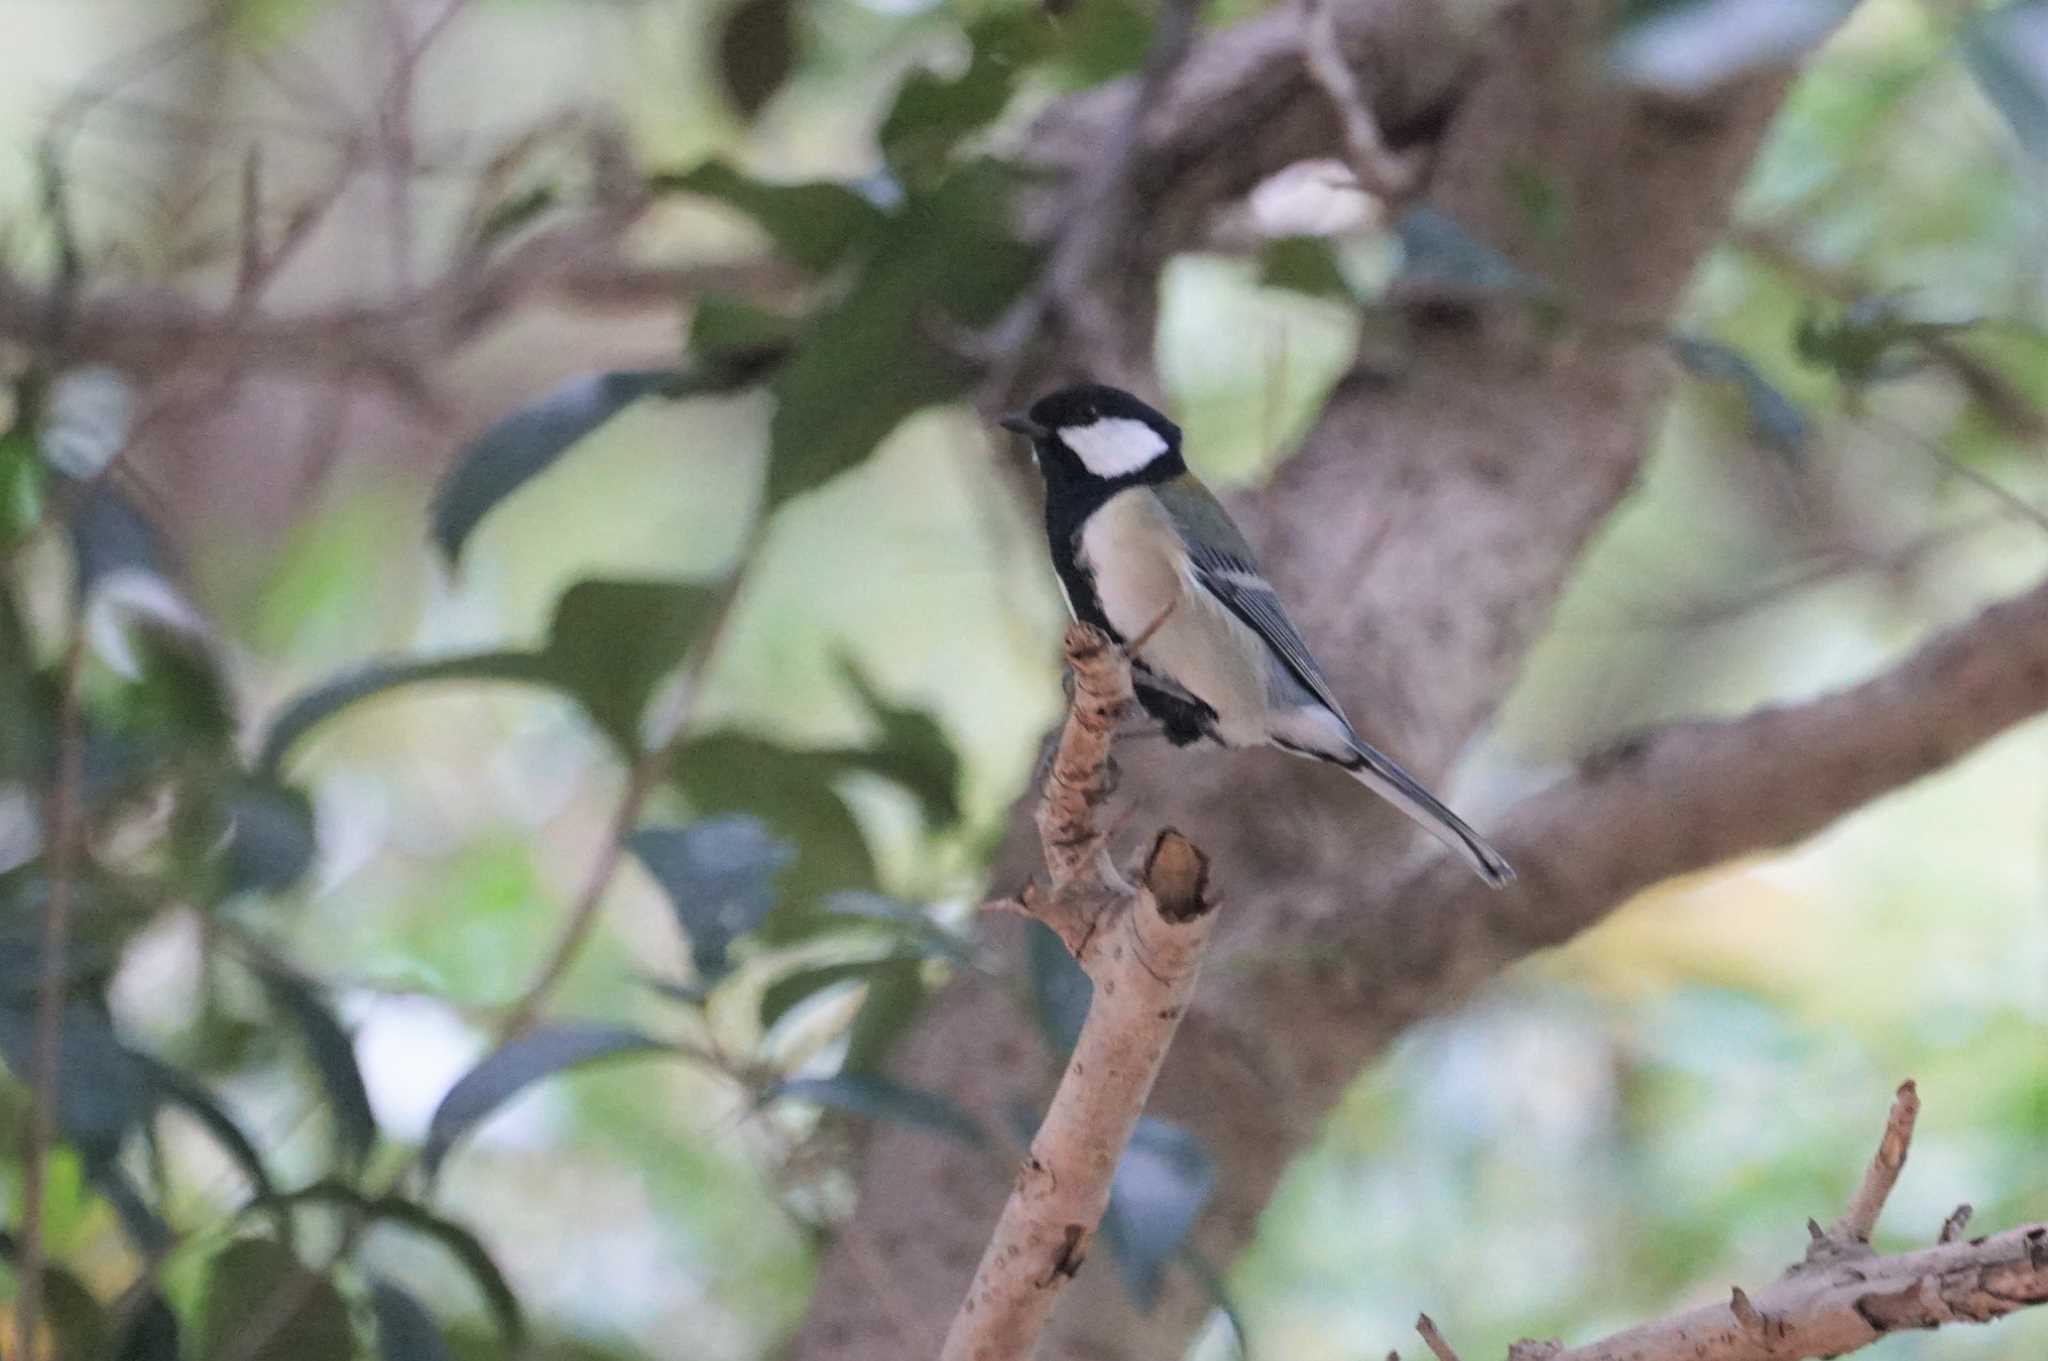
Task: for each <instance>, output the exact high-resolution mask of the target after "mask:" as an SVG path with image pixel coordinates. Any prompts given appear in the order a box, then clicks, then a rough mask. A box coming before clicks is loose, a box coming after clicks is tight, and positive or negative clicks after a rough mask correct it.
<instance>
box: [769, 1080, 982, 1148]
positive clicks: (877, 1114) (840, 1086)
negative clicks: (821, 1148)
mask: <svg viewBox="0 0 2048 1361" xmlns="http://www.w3.org/2000/svg"><path fill="white" fill-rule="evenodd" d="M784 1098H791V1099H794V1100H798V1101H808V1102H810V1103H812V1104H813V1105H818V1106H829V1107H831V1108H832V1109H834V1110H842V1111H845V1112H847V1113H848V1114H851V1115H859V1116H865V1117H866V1118H868V1119H870V1120H887V1121H891V1122H894V1123H896V1124H899V1125H916V1126H919V1127H920V1128H923V1129H929V1130H934V1131H936V1132H937V1133H940V1134H943V1135H945V1136H946V1137H947V1138H949V1139H958V1140H959V1141H960V1142H962V1143H965V1144H971V1145H980V1144H983V1143H986V1142H987V1141H988V1136H987V1135H986V1134H985V1133H984V1132H983V1131H982V1128H981V1126H980V1125H979V1124H978V1123H976V1121H975V1119H974V1117H973V1116H971V1115H969V1114H968V1113H967V1112H966V1111H963V1110H961V1109H960V1108H959V1107H958V1106H956V1105H954V1104H953V1103H952V1102H950V1101H948V1100H946V1099H945V1098H944V1097H942V1096H935V1095H933V1094H932V1093H930V1092H921V1091H918V1090H917V1089H915V1088H913V1087H904V1086H900V1085H898V1084H897V1083H894V1082H890V1081H889V1080H888V1079H886V1078H879V1077H874V1076H871V1075H868V1074H863V1073H841V1074H839V1075H838V1076H837V1077H823V1078H793V1079H791V1080H790V1081H788V1082H779V1083H777V1084H776V1085H775V1086H774V1087H772V1088H770V1089H769V1091H768V1093H767V1094H766V1096H764V1097H763V1098H762V1100H763V1101H764V1102H765V1101H777V1100H781V1099H784Z"/></svg>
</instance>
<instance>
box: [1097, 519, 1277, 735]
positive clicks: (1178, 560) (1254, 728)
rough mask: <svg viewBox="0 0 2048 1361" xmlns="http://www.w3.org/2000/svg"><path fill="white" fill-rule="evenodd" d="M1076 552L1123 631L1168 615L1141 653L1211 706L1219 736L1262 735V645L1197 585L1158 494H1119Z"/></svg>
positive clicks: (1130, 634) (1133, 633) (1130, 633)
mask: <svg viewBox="0 0 2048 1361" xmlns="http://www.w3.org/2000/svg"><path fill="white" fill-rule="evenodd" d="M1079 557H1080V561H1081V564H1082V565H1083V566H1084V567H1086V568H1087V569H1088V570H1089V572H1090V573H1091V574H1092V576H1093V578H1094V584H1095V593H1096V596H1097V598H1098V599H1099V600H1100V601H1101V602H1102V613H1103V615H1104V617H1105V618H1107V619H1108V620H1109V623H1110V627H1112V628H1114V629H1115V630H1116V631H1117V632H1118V633H1119V634H1120V635H1122V636H1123V637H1125V638H1136V637H1138V636H1139V635H1140V634H1142V633H1144V632H1145V631H1146V630H1147V629H1149V628H1151V627H1152V626H1153V625H1154V623H1155V622H1157V621H1159V619H1160V617H1161V616H1162V615H1164V616H1165V622H1164V623H1160V624H1159V627H1158V630H1157V632H1155V633H1153V634H1152V636H1151V638H1150V640H1149V641H1147V642H1146V643H1145V645H1144V647H1143V649H1142V650H1141V651H1140V652H1139V654H1138V655H1139V657H1140V658H1141V659H1142V660H1143V661H1144V662H1145V664H1146V665H1147V666H1149V667H1151V668H1152V669H1153V670H1154V671H1157V672H1158V673H1160V674H1161V675H1163V676H1165V677H1167V678H1168V679H1170V680H1172V681H1173V682H1175V683H1176V684H1178V685H1179V686H1180V687H1181V688H1182V689H1184V690H1186V691H1187V692H1188V693H1189V694H1191V695H1193V696H1195V698H1197V699H1199V700H1201V701H1202V702H1203V703H1204V704H1207V705H1208V706H1209V707H1210V708H1212V709H1214V710H1215V711H1216V716H1217V722H1216V726H1217V734H1216V735H1217V736H1218V737H1219V738H1221V739H1222V741H1223V742H1224V743H1225V744H1226V745H1228V746H1233V747H1237V746H1257V745H1260V744H1262V743H1263V742H1264V741H1265V740H1266V724H1265V718H1266V677H1265V670H1266V668H1265V666H1264V649H1263V646H1262V645H1261V644H1260V643H1259V641H1258V638H1257V636H1256V635H1254V634H1253V633H1252V632H1251V630H1250V629H1248V628H1246V627H1245V625H1244V624H1243V622H1242V621H1240V620H1239V619H1238V618H1237V616H1236V615H1234V614H1232V613H1230V611H1229V610H1228V609H1227V608H1225V607H1224V606H1223V605H1222V603H1221V602H1219V601H1218V600H1216V598H1215V597H1214V596H1211V595H1210V594H1209V593H1208V592H1206V591H1204V590H1201V589H1200V588H1199V587H1197V586H1196V585H1195V584H1194V581H1193V576H1192V569H1191V567H1190V565H1189V564H1188V561H1187V554H1186V553H1185V552H1184V551H1183V550H1182V548H1181V543H1180V539H1179V536H1177V535H1176V534H1175V533H1174V532H1173V526H1172V525H1171V524H1170V523H1169V522H1168V520H1167V518H1166V515H1165V512H1164V511H1162V510H1161V509H1160V508H1159V504H1158V502H1157V501H1155V500H1154V499H1153V498H1152V497H1151V495H1150V494H1148V493H1146V492H1144V491H1143V490H1137V489H1134V490H1131V491H1126V492H1121V493H1119V494H1118V495H1116V496H1114V497H1112V498H1111V499H1110V500H1109V501H1108V502H1107V503H1105V504H1104V505H1103V507H1102V508H1101V509H1100V510H1098V511H1097V512H1095V514H1093V515H1091V516H1089V517H1088V522H1087V524H1086V525H1085V526H1083V528H1082V530H1081V543H1080V553H1079ZM1169 606H1170V607H1171V608H1172V612H1171V613H1170V614H1169V613H1167V610H1168V607H1169Z"/></svg>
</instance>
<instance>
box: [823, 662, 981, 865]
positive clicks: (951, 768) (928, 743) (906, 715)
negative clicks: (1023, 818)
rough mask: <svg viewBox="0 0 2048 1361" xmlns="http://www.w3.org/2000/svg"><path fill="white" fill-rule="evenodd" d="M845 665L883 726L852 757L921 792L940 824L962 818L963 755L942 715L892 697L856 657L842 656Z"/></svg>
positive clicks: (877, 722)
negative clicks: (950, 737) (935, 715)
mask: <svg viewBox="0 0 2048 1361" xmlns="http://www.w3.org/2000/svg"><path fill="white" fill-rule="evenodd" d="M840 669H841V671H842V672H843V673H844V674H845V676H846V679H847V682H848V683H849V684H850V685H852V686H853V688H854V690H855V692H856V693H858V694H859V695H860V700H861V703H862V705H864V706H865V707H866V709H867V711H868V716H869V717H870V718H872V719H873V720H874V722H875V725H876V728H877V729H878V731H877V733H876V735H875V739H874V741H872V742H870V743H869V744H868V746H867V747H866V748H865V749H863V750H857V751H853V752H849V753H848V757H849V760H850V761H851V762H852V763H853V764H854V765H856V766H858V767H860V768H862V769H865V770H868V771H871V772H872V773H874V774H876V775H880V776H882V777H884V778H885V779H888V780H892V781H894V782H895V783H897V784H899V785H901V786H903V788H905V789H907V790H909V791H910V792H911V793H912V794H915V795H916V796H917V799H918V802H919V803H921V804H923V805H924V815H925V817H926V818H927V819H929V820H930V821H931V822H932V823H933V824H934V825H935V826H940V827H950V826H952V825H953V824H954V823H956V822H958V821H959V820H960V757H959V754H958V753H956V752H955V751H954V750H953V744H952V743H951V742H950V741H948V740H947V738H946V733H945V730H944V729H943V728H941V727H940V726H939V723H938V720H937V719H935V718H933V717H932V716H931V715H930V714H929V713H927V712H925V711H924V710H922V709H912V708H908V707H906V706H903V705H898V704H892V703H890V702H889V700H888V699H887V698H886V697H885V696H884V695H883V694H882V693H881V691H879V690H877V689H876V688H875V686H874V683H873V682H872V681H870V680H869V679H868V677H867V676H866V675H865V674H864V673H863V672H862V671H861V669H860V667H859V666H858V665H857V664H856V663H855V662H854V661H853V660H852V659H851V658H850V657H842V658H841V659H840Z"/></svg>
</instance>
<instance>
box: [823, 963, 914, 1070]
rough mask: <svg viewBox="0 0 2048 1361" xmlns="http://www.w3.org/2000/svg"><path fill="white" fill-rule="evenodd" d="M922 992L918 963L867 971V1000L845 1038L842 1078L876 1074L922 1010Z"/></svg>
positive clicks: (883, 966) (898, 964) (879, 966)
mask: <svg viewBox="0 0 2048 1361" xmlns="http://www.w3.org/2000/svg"><path fill="white" fill-rule="evenodd" d="M925 992H926V984H925V978H924V964H923V962H922V961H921V960H916V959H894V960H891V961H889V962H888V963H887V964H883V965H878V966H877V967H875V968H873V969H871V970H869V971H868V992H867V996H866V997H865V998H863V999H862V1001H861V1004H860V1012H859V1014H857V1015H856V1016H855V1017H854V1018H853V1028H852V1029H851V1030H850V1031H848V1032H847V1035H846V1057H845V1058H844V1059H843V1060H841V1062H840V1070H841V1072H842V1074H843V1075H846V1076H858V1075H860V1074H864V1073H867V1074H879V1073H880V1072H881V1071H882V1069H883V1067H884V1065H886V1064H887V1063H888V1061H889V1054H890V1052H891V1051H892V1050H893V1049H895V1047H896V1042H897V1041H898V1040H900V1039H902V1038H903V1033H904V1032H905V1031H906V1030H908V1029H909V1028H910V1023H911V1021H912V1020H913V1019H915V1017H916V1016H917V1014H918V1012H919V1011H920V1010H921V1009H922V1008H923V1007H924V999H925Z"/></svg>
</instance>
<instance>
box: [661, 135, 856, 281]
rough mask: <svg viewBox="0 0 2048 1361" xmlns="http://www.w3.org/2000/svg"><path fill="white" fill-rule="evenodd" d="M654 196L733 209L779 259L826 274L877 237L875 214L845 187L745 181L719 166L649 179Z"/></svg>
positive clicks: (714, 163)
mask: <svg viewBox="0 0 2048 1361" xmlns="http://www.w3.org/2000/svg"><path fill="white" fill-rule="evenodd" d="M648 188H649V189H650V190H651V191H653V192H655V193H681V194H695V195H698V196H700V197H703V198H710V199H716V200H717V201H718V202H720V203H724V204H726V205H728V206H729V207H732V208H736V209H738V210H739V211H740V212H742V213H745V214H746V215H747V216H748V217H751V218H753V219H754V221H755V222H757V223H759V224H760V226H761V229H762V230H763V231H765V232H767V233H768V235H769V237H770V238H771V239H772V240H773V241H774V242H775V244H776V245H777V246H778V247H779V248H780V249H781V250H782V252H783V254H785V255H787V256H789V258H790V259H792V260H794V261H796V262H797V263H798V264H800V265H802V266H804V267H805V268H807V269H812V270H819V271H823V270H827V269H830V268H831V267H832V266H834V265H836V264H838V263H839V262H840V261H841V260H843V259H846V258H847V257H848V256H850V255H853V254H855V253H858V252H862V251H865V250H866V249H867V248H868V247H870V246H871V245H873V244H874V242H875V240H876V239H877V238H878V237H879V236H880V235H881V234H882V230H883V226H884V223H885V219H884V218H883V216H882V213H881V210H880V209H878V208H876V207H875V206H874V205H873V204H872V203H869V202H868V201H867V200H866V199H864V198H862V197H861V196H860V195H859V194H857V193H855V192H854V191H853V190H851V189H848V188H847V187H846V186H845V185H841V184H830V183H825V182H812V183H807V184H775V183H771V182H769V181H766V180H756V179H751V178H749V177H748V176H746V175H743V174H741V173H740V172H739V171H737V170H735V169H733V168H732V167H731V166H729V165H727V164H726V163H725V162H723V161H706V162H705V163H704V164H703V165H700V166H698V167H697V168H696V169H694V170H689V171H684V172H680V173H677V172H669V173H665V174H660V175H656V176H654V177H653V178H652V179H650V180H649V182H648Z"/></svg>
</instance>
